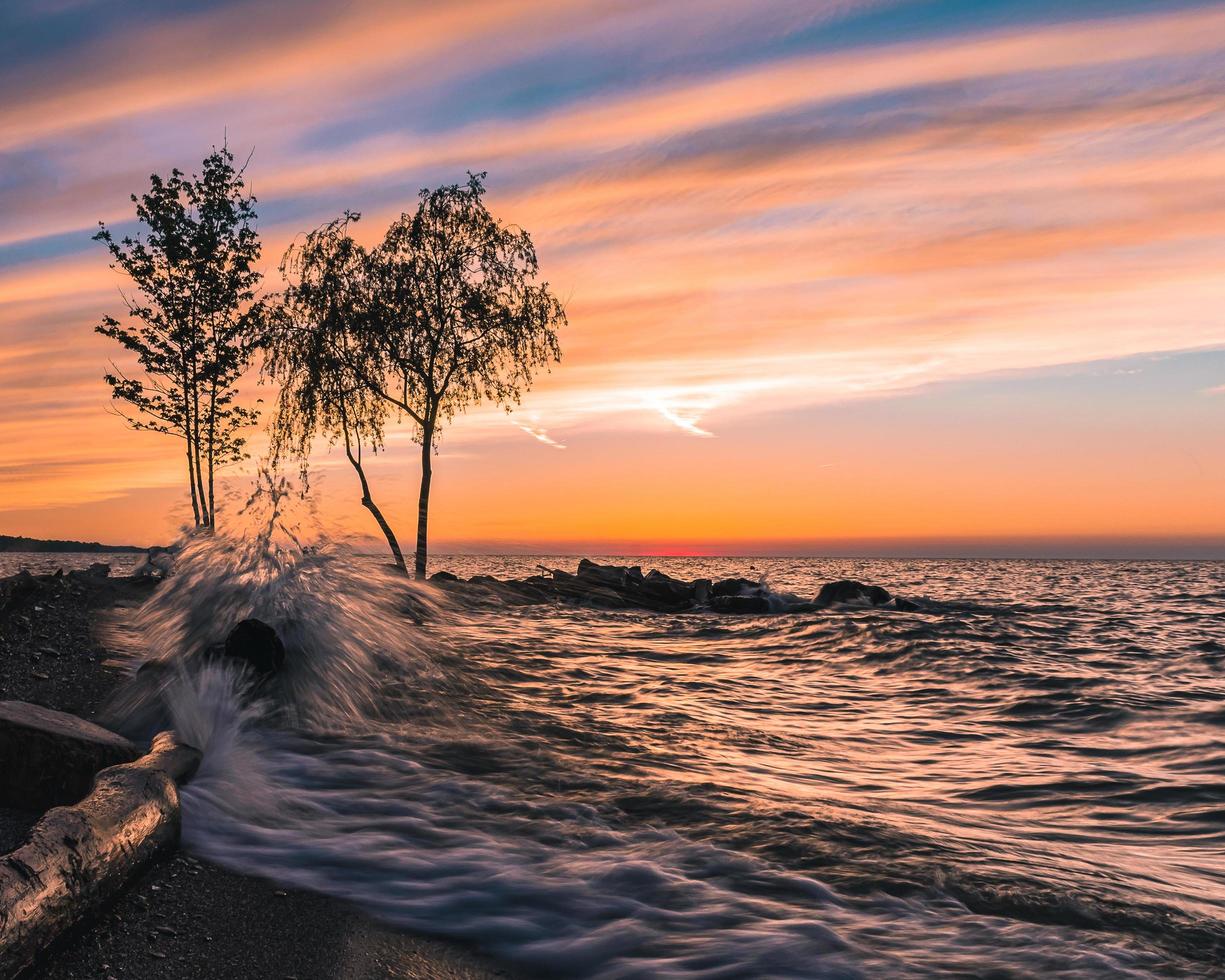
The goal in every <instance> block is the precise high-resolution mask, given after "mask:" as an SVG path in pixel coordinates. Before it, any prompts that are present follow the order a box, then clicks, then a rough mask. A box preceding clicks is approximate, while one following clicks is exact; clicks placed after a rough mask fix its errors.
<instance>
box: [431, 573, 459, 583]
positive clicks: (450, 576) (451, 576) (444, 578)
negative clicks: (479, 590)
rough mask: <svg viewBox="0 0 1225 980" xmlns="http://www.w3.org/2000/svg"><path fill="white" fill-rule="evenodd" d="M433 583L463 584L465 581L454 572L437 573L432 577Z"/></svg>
mask: <svg viewBox="0 0 1225 980" xmlns="http://www.w3.org/2000/svg"><path fill="white" fill-rule="evenodd" d="M430 581H431V582H462V581H463V579H462V578H460V577H459V576H458V575H456V574H455V573H454V572H435V573H434V574H433V575H431V576H430Z"/></svg>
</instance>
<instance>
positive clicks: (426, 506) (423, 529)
mask: <svg viewBox="0 0 1225 980" xmlns="http://www.w3.org/2000/svg"><path fill="white" fill-rule="evenodd" d="M433 449H434V424H433V422H427V423H426V424H425V425H424V426H422V428H421V495H420V497H418V498H417V558H416V561H415V562H414V564H413V572H414V574H415V575H416V576H417V578H425V558H426V549H427V545H426V541H427V539H428V537H429V518H430V478H431V477H432V476H433V469H432V465H431V464H432V460H431V453H432V452H433Z"/></svg>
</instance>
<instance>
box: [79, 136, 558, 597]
mask: <svg viewBox="0 0 1225 980" xmlns="http://www.w3.org/2000/svg"><path fill="white" fill-rule="evenodd" d="M484 178H485V175H484V174H473V173H469V174H468V180H467V182H466V183H462V184H450V185H446V186H443V187H438V188H436V189H434V190H429V189H425V190H422V191H421V192H420V194H419V196H418V200H417V205H416V208H415V209H414V210H412V211H409V212H405V213H403V214H401V215H400V217H399V218H397V219H396V220H395V221H393V222H392V224H391V227H389V228H388V229H387V231H386V233H385V234H384V235H383V238H382V241H380V242H379V243H378V244H377V245H375V246H373V247H371V248H367V247H364V246H363V245H361V244H360V243H359V242H358V241H356V239H354V237H353V236H352V234H351V228H352V226H353V225H355V224H356V223H357V222H358V221H359V219H360V215H359V214H358V213H357V212H354V211H346V212H344V214H343V215H341V216H339V217H337V218H335V219H334V220H332V221H329V222H327V223H326V224H323V225H321V226H320V227H318V228H316V229H314V230H313V231H310V232H307V233H305V234H304V235H300V236H299V237H298V239H297V240H295V242H294V243H293V244H292V245H291V246H290V248H289V249H288V251H286V253H285V255H284V257H283V258H282V259H281V263H280V267H279V271H280V275H281V278H282V280H283V281H282V283H281V289H280V291H279V292H276V293H272V294H268V295H260V286H261V282H262V279H263V277H262V274H261V273H260V271H259V268H258V263H259V259H260V255H261V249H260V241H259V236H258V234H257V233H256V230H255V220H256V211H255V203H256V200H255V197H254V196H253V195H252V194H250V193H249V192H248V190H247V188H246V183H245V181H244V168H239V167H236V166H235V164H234V157H233V155H232V154H231V153H230V150H229V148H228V147H222V148H221V149H214V150H213V152H212V153H211V154H210V155H209V156H208V157H207V158H206V159H205V160H204V163H203V166H202V168H201V171H200V173H199V174H195V175H192V176H188V175H186V174H184V173H183V172H182V171H179V170H177V169H176V170H172V171H171V172H170V175H169V176H168V177H160V176H158V175H157V174H154V175H153V176H152V177H151V178H150V187H149V190H148V191H146V192H145V193H144V194H142V195H140V196H139V197H138V196H137V195H135V194H133V195H132V197H131V200H132V202H133V203H134V204H135V205H136V218H137V221H138V222H139V223H140V225H141V230H140V231H139V232H137V233H136V234H133V235H129V236H125V237H123V238H120V239H116V238H115V236H114V235H113V234H112V232H111V231H110V229H108V228H107V227H106V225H105V224H101V223H100V229H99V231H98V233H97V234H96V235H95V236H94V237H95V238H96V239H97V240H98V241H100V242H102V243H103V244H104V245H105V246H106V247H107V249H108V250H109V252H110V254H111V257H112V263H111V266H112V268H116V269H119V270H120V271H122V272H123V273H125V274H126V275H127V276H128V277H129V278H130V279H131V280H132V284H133V287H134V291H133V293H132V294H131V295H129V294H126V293H125V294H124V302H125V304H126V306H127V317H126V319H125V321H124V322H121V321H120V320H118V319H116V318H115V317H111V316H107V317H105V318H104V319H103V321H102V323H101V324H100V325H99V326H98V327H97V328H96V329H97V331H98V332H99V333H101V334H104V335H105V336H108V337H111V338H112V339H114V340H116V341H118V342H119V343H120V344H122V345H123V346H124V347H125V348H127V350H128V351H130V352H131V353H132V354H134V355H135V360H136V362H137V364H138V365H139V368H140V371H139V373H137V372H132V373H131V375H130V374H128V373H125V372H124V371H123V370H121V369H120V368H119V367H117V366H114V365H112V371H111V373H109V374H107V375H106V381H107V383H108V384H109V385H110V386H111V392H112V396H113V399H114V402H115V403H116V406H117V407H116V411H117V412H118V414H120V415H121V416H122V417H123V418H124V419H125V420H126V421H127V422H128V424H130V425H131V426H132V427H134V428H136V429H145V430H148V431H152V432H161V433H165V434H168V435H172V436H175V437H176V438H178V439H180V440H182V442H183V446H184V462H185V474H186V480H187V486H188V488H189V493H190V497H191V504H192V512H193V514H194V517H195V523H196V527H197V528H199V529H201V530H204V531H208V530H211V529H213V528H214V527H215V526H216V511H215V497H214V480H215V475H216V472H217V470H219V469H221V468H222V467H224V466H226V465H227V464H230V463H234V462H236V461H238V460H240V459H243V458H245V457H246V456H247V455H248V454H247V452H246V440H245V439H244V437H243V436H242V435H241V433H242V432H243V430H245V429H247V428H249V427H250V426H252V425H254V424H255V423H256V421H257V415H256V412H255V410H254V409H252V408H248V407H245V406H243V405H240V404H239V403H238V384H239V382H240V380H241V379H242V378H243V376H244V375H246V374H247V372H248V371H249V370H250V369H252V368H253V367H255V366H256V364H257V363H258V364H259V367H260V373H261V377H262V378H263V379H265V380H268V381H271V382H273V383H275V384H276V385H277V386H278V390H279V394H278V396H277V400H276V406H275V410H274V412H273V414H272V417H271V419H270V420H269V423H268V430H269V437H270V438H269V443H270V454H271V459H272V462H273V463H274V464H278V465H279V464H280V463H281V462H282V461H283V460H286V459H295V460H297V461H299V463H300V464H301V467H302V472H303V477H304V478H305V476H306V468H307V461H308V459H309V456H310V452H311V447H312V445H313V444H314V443H315V441H316V440H318V439H322V440H324V441H326V442H327V443H328V444H330V445H340V446H342V447H343V449H344V453H345V457H346V458H347V459H348V461H349V463H350V464H351V465H352V466H353V470H354V472H355V473H356V475H357V479H358V482H359V484H360V486H361V503H362V506H363V507H365V508H366V509H367V510H369V511H370V514H371V515H372V516H373V518H374V520H375V521H376V522H377V523H378V525H379V528H380V530H381V531H382V532H383V535H384V537H386V539H387V545H388V547H389V548H390V549H391V553H392V556H393V557H394V559H395V563H396V565H397V566H398V567H399V568H401V569H403V570H407V569H406V565H405V561H404V556H403V554H402V552H401V549H400V544H399V541H398V539H397V537H396V535H395V532H394V531H393V530H392V528H391V525H390V524H389V523H388V521H387V519H386V517H385V516H384V514H383V512H382V511H381V510H380V509H379V507H378V506H377V505H376V504H375V502H374V497H373V494H372V492H371V488H370V480H369V477H368V475H367V472H366V462H367V457H368V456H369V455H372V454H376V453H378V452H379V451H380V450H381V449H382V448H383V438H384V433H385V431H386V428H387V426H388V424H389V423H390V422H391V421H392V420H399V421H403V420H407V421H408V422H409V424H410V425H411V427H412V431H413V432H414V435H415V438H416V440H417V441H418V442H419V443H420V444H421V483H420V487H419V490H418V497H417V501H418V506H417V540H416V555H415V561H414V571H415V574H416V575H417V576H418V577H422V576H424V575H425V569H426V552H427V541H428V528H429V498H430V479H431V475H432V470H433V466H432V460H431V456H432V454H433V453H434V452H435V450H436V449H437V445H438V439H439V436H440V435H441V432H442V429H443V428H444V427H445V426H446V424H447V423H448V422H449V421H451V419H453V418H454V417H455V415H457V414H458V413H461V412H463V411H464V410H465V409H467V408H468V407H469V406H471V405H474V404H476V403H478V402H481V401H490V402H494V403H496V404H499V405H502V406H504V407H505V408H506V409H507V411H509V410H510V409H511V408H512V407H513V406H514V405H516V404H517V403H518V402H519V399H520V398H521V397H522V395H523V393H524V392H525V391H527V390H528V389H529V388H530V387H531V384H532V380H533V376H534V374H535V372H537V371H538V370H540V369H541V368H547V366H548V365H549V364H550V363H551V362H556V361H559V360H560V359H561V348H560V346H559V345H558V340H557V330H558V329H559V328H560V327H561V326H563V325H564V324H565V322H566V313H565V310H564V308H563V306H562V304H561V303H560V302H559V301H558V300H557V298H556V297H555V296H554V295H553V294H552V293H551V292H550V290H549V284H548V283H547V282H543V281H538V280H539V266H538V263H537V260H536V252H535V249H534V248H533V246H532V240H531V237H530V236H529V235H528V233H527V232H526V231H524V230H523V229H521V228H519V227H517V226H514V225H506V224H503V223H502V222H501V221H499V220H498V219H497V218H495V217H494V216H493V215H492V214H491V213H490V212H489V209H488V208H487V207H486V206H485V201H484V195H485V185H484Z"/></svg>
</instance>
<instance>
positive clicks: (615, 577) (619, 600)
mask: <svg viewBox="0 0 1225 980" xmlns="http://www.w3.org/2000/svg"><path fill="white" fill-rule="evenodd" d="M430 581H431V582H433V583H434V584H435V585H438V586H439V587H441V588H444V589H447V590H448V591H454V592H460V593H464V594H468V595H471V594H472V593H473V592H477V593H484V594H488V595H490V596H493V597H496V598H498V599H501V600H502V601H504V602H508V603H511V604H514V605H530V604H537V603H546V602H567V603H572V604H576V605H585V606H595V607H598V608H601V609H648V610H651V611H654V612H684V611H686V610H692V609H709V610H712V611H714V612H722V613H738V614H761V613H769V612H803V611H806V610H814V609H824V608H827V607H829V606H833V605H857V606H872V607H883V608H888V609H897V610H902V611H908V612H913V611H915V610H917V609H918V608H919V607H918V605H916V604H915V603H913V602H911V601H910V600H908V599H903V598H901V597H900V596H894V595H892V594H891V593H890V592H889V591H888V590H886V589H883V588H881V587H880V586H878V585H864V584H862V583H860V582H852V581H849V580H842V581H838V582H830V583H828V584H827V585H825V586H823V587H822V588H821V591H820V592H819V593H818V594H817V596H816V597H815V598H814V599H812V600H803V599H798V598H796V597H794V596H784V595H779V594H777V593H775V592H771V591H770V589H769V588H768V587H767V586H766V585H764V584H763V583H761V582H755V581H753V580H751V579H746V578H729V579H723V580H721V581H717V582H715V581H712V580H710V579H705V578H700V579H695V580H693V581H692V582H688V581H685V580H683V579H677V578H673V577H672V576H670V575H666V574H664V573H663V572H660V571H658V570H652V571H649V572H647V573H645V574H644V573H643V571H642V568H641V567H640V566H638V565H599V564H597V563H596V562H593V561H590V560H589V559H586V558H584V559H582V560H581V561H580V562H579V564H578V569H577V571H576V572H574V573H573V574H572V573H570V572H566V571H563V570H561V569H557V568H553V569H547V568H543V567H542V569H541V573H540V574H539V575H532V576H529V577H527V578H521V579H509V580H503V579H497V578H494V577H493V576H492V575H474V576H473V577H472V578H470V579H467V580H464V579H461V578H460V577H459V576H457V575H455V574H453V573H452V572H437V573H435V574H434V575H432V576H430Z"/></svg>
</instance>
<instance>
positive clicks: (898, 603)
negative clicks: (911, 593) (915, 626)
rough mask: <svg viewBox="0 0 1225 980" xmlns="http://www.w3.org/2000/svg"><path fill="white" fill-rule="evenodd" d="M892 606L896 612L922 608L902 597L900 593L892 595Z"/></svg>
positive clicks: (915, 610) (917, 610) (914, 610)
mask: <svg viewBox="0 0 1225 980" xmlns="http://www.w3.org/2000/svg"><path fill="white" fill-rule="evenodd" d="M893 608H894V609H896V610H898V612H919V611H920V609H921V608H922V607H921V606H920V605H919V604H918V603H917V602H911V601H910V600H909V599H903V598H902V597H901V596H900V595H895V596H894V597H893Z"/></svg>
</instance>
